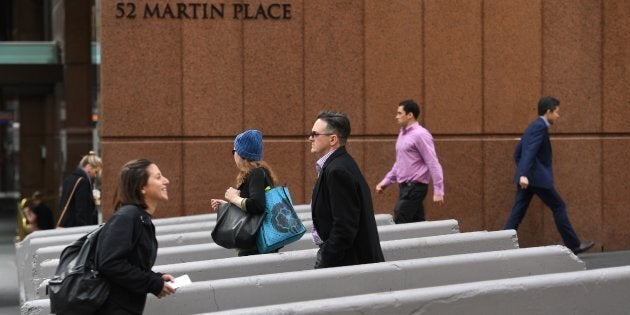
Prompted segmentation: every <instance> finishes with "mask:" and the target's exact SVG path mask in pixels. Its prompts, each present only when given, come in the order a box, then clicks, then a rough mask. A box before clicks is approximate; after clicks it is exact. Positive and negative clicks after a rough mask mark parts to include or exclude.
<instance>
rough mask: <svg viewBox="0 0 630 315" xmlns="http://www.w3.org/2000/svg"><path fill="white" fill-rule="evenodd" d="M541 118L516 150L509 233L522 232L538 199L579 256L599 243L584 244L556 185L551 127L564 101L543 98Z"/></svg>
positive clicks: (526, 131) (532, 124)
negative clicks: (522, 227)
mask: <svg viewBox="0 0 630 315" xmlns="http://www.w3.org/2000/svg"><path fill="white" fill-rule="evenodd" d="M538 115H539V116H540V117H539V118H538V119H536V120H534V121H533V122H532V123H531V124H530V125H529V127H527V129H526V130H525V132H524V133H523V137H522V138H521V141H519V142H518V144H517V145H516V149H515V150H514V160H515V161H516V175H515V176H514V183H516V184H517V187H516V198H515V199H514V206H513V207H512V213H511V214H510V217H509V218H508V221H507V223H506V224H505V229H506V230H508V229H514V230H516V229H517V228H518V225H519V224H520V223H521V221H522V220H523V217H524V216H525V213H526V212H527V207H528V206H529V203H530V201H531V200H532V197H533V196H534V195H537V196H538V197H539V198H540V199H541V200H542V202H543V203H545V205H547V206H548V207H549V208H551V211H552V212H553V220H554V222H555V224H556V229H558V232H559V233H560V236H561V237H562V241H563V242H564V244H565V246H567V247H568V248H570V249H571V250H572V251H573V252H574V253H575V254H579V253H581V252H584V251H586V250H588V249H590V248H591V247H593V245H595V243H594V242H592V241H591V242H586V243H582V242H581V241H580V239H579V238H578V236H577V234H576V233H575V231H574V230H573V227H572V226H571V222H569V216H568V215H567V209H566V206H565V204H564V201H562V198H560V195H559V194H558V192H557V191H556V189H555V187H554V183H553V170H552V158H551V142H550V141H549V126H551V125H553V124H554V123H555V121H556V120H557V119H558V118H559V117H560V101H558V100H557V99H555V98H554V97H551V96H545V97H543V98H541V99H540V101H539V102H538Z"/></svg>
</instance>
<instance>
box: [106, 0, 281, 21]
mask: <svg viewBox="0 0 630 315" xmlns="http://www.w3.org/2000/svg"><path fill="white" fill-rule="evenodd" d="M116 18H117V19H187V20H215V19H217V20H220V19H234V20H290V19H291V4H289V3H270V4H249V3H231V4H225V3H203V2H192V3H191V2H177V3H151V4H149V3H145V4H144V5H141V4H138V5H136V3H135V2H117V3H116Z"/></svg>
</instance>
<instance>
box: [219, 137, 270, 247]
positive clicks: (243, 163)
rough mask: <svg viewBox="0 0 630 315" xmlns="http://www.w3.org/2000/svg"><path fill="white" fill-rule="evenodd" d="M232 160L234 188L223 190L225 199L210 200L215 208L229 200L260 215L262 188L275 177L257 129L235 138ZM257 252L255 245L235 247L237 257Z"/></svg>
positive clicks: (263, 199) (263, 205)
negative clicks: (235, 168) (266, 159)
mask: <svg viewBox="0 0 630 315" xmlns="http://www.w3.org/2000/svg"><path fill="white" fill-rule="evenodd" d="M232 155H233V156H234V163H236V167H237V168H238V170H239V173H238V175H237V176H236V187H238V188H233V187H229V188H228V189H227V190H226V191H225V200H222V199H212V200H211V205H212V209H214V211H217V210H218V209H219V205H220V204H222V203H225V202H231V203H233V204H235V205H236V206H238V207H240V208H241V209H242V210H243V211H246V212H248V213H252V214H259V213H263V212H264V211H265V188H267V187H274V186H275V183H276V182H277V180H276V176H275V174H274V173H273V171H272V170H271V167H269V164H267V163H266V162H265V161H263V160H262V157H263V141H262V133H261V132H260V131H258V130H253V129H250V130H246V131H244V132H243V133H241V134H239V135H238V136H236V139H234V149H233V150H232ZM256 254H259V252H258V249H257V248H255V247H254V248H241V249H238V255H239V256H248V255H256Z"/></svg>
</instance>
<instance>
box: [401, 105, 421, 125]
mask: <svg viewBox="0 0 630 315" xmlns="http://www.w3.org/2000/svg"><path fill="white" fill-rule="evenodd" d="M398 106H402V108H403V110H404V111H405V114H409V113H412V114H413V118H415V119H416V120H417V119H418V116H420V106H418V103H416V102H415V101H414V100H404V101H402V102H400V104H398Z"/></svg>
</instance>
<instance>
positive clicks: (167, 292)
mask: <svg viewBox="0 0 630 315" xmlns="http://www.w3.org/2000/svg"><path fill="white" fill-rule="evenodd" d="M162 279H164V286H162V291H161V292H160V294H159V295H158V299H161V298H163V297H165V296H167V295H171V294H173V293H175V289H173V287H171V286H170V285H169V284H168V282H170V281H173V280H175V278H173V276H171V275H162Z"/></svg>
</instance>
